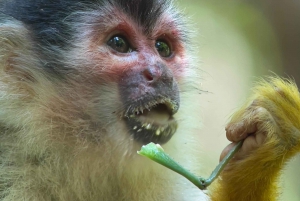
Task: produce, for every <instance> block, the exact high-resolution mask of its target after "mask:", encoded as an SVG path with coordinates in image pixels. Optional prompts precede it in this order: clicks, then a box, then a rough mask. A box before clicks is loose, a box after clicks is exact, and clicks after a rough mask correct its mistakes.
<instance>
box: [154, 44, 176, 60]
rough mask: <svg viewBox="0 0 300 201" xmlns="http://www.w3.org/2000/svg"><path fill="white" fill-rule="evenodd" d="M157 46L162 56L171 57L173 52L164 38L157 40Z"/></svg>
mask: <svg viewBox="0 0 300 201" xmlns="http://www.w3.org/2000/svg"><path fill="white" fill-rule="evenodd" d="M155 48H156V50H157V52H158V53H159V55H160V56H162V57H170V56H171V54H172V52H171V48H170V46H169V45H168V43H167V42H165V41H163V40H158V41H156V43H155Z"/></svg>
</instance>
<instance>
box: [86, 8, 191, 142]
mask: <svg viewBox="0 0 300 201" xmlns="http://www.w3.org/2000/svg"><path fill="white" fill-rule="evenodd" d="M107 10H108V11H107V13H104V14H103V13H102V16H101V18H99V19H98V20H99V21H100V22H99V21H96V22H93V23H91V24H93V25H94V26H92V28H91V27H89V29H92V31H91V32H90V35H88V36H87V37H86V38H87V39H86V40H89V42H88V43H89V47H88V48H89V51H88V56H87V57H88V58H90V60H91V61H92V62H93V64H92V66H93V67H92V71H93V75H94V76H96V77H97V76H98V77H99V78H100V77H101V78H102V79H101V80H105V81H102V83H101V82H100V84H101V85H103V84H104V85H107V83H115V84H114V86H115V87H116V88H117V89H116V90H113V92H115V91H117V93H118V95H117V97H118V99H119V100H118V106H117V107H116V108H117V109H114V111H115V112H114V113H113V115H115V118H116V119H117V121H118V122H121V123H122V124H124V125H125V128H126V130H127V133H129V135H130V136H131V137H132V138H133V139H134V140H135V141H137V142H140V143H149V142H155V143H160V144H163V143H166V142H168V141H169V140H170V139H171V137H172V136H173V135H174V133H175V132H176V130H177V126H178V123H177V121H176V118H175V117H174V115H175V114H176V113H177V111H178V109H179V106H180V94H179V86H178V83H179V81H180V79H181V78H182V77H183V74H184V71H185V68H186V63H187V59H186V57H185V50H184V42H183V40H182V38H181V37H182V33H181V30H180V29H179V28H178V25H177V22H176V20H175V19H173V18H172V17H170V16H171V15H169V14H168V13H165V14H161V16H160V17H159V18H157V20H156V21H153V22H152V24H151V27H145V25H143V24H142V23H141V22H137V21H136V20H134V19H133V18H132V16H129V15H128V13H124V10H118V9H116V8H111V9H107ZM99 30H101V32H100V31H99ZM103 82H105V83H103ZM101 95H102V96H105V95H103V94H101ZM102 100H104V98H102ZM106 101H108V102H114V100H109V98H107V100H106ZM112 104H113V103H112ZM106 105H107V104H106ZM110 107H112V106H110ZM107 111H108V110H106V111H105V113H109V112H107ZM108 121H110V122H112V120H111V119H110V120H108ZM108 123H109V122H108ZM112 126H115V125H112Z"/></svg>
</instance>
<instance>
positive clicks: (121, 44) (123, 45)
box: [107, 35, 132, 53]
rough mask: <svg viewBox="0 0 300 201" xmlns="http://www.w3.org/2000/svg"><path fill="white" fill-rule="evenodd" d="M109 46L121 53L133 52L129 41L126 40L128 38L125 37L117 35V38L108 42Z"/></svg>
mask: <svg viewBox="0 0 300 201" xmlns="http://www.w3.org/2000/svg"><path fill="white" fill-rule="evenodd" d="M107 45H108V46H110V47H111V48H112V49H114V50H116V51H117V52H120V53H129V52H132V48H131V47H130V45H129V43H128V41H127V40H126V38H125V37H124V36H120V35H115V36H113V37H111V38H110V39H109V40H108V41H107Z"/></svg>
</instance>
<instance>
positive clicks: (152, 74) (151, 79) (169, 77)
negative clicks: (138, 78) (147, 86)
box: [142, 64, 173, 83]
mask: <svg viewBox="0 0 300 201" xmlns="http://www.w3.org/2000/svg"><path fill="white" fill-rule="evenodd" d="M142 75H143V77H144V79H145V81H146V82H148V83H155V82H158V81H164V82H172V81H173V74H172V71H171V70H170V69H168V68H167V67H166V66H165V65H163V64H158V65H153V66H148V67H147V68H145V69H144V70H143V71H142Z"/></svg>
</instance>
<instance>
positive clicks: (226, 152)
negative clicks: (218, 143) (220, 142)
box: [220, 143, 236, 161]
mask: <svg viewBox="0 0 300 201" xmlns="http://www.w3.org/2000/svg"><path fill="white" fill-rule="evenodd" d="M235 145H236V143H231V144H229V145H227V146H226V147H225V148H224V149H223V151H222V153H221V155H220V161H221V160H223V158H224V157H225V156H226V155H227V154H228V152H229V151H230V150H231V149H232V148H233V147H234V146H235Z"/></svg>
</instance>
